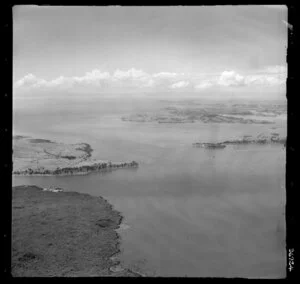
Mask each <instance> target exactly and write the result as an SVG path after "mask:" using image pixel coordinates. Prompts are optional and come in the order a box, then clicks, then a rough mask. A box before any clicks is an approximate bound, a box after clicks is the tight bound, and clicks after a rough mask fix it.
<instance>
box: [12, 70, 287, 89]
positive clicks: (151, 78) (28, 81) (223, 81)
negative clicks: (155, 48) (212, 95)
mask: <svg viewBox="0 0 300 284" xmlns="http://www.w3.org/2000/svg"><path fill="white" fill-rule="evenodd" d="M286 76H287V68H286V66H281V65H274V66H266V67H265V68H262V69H260V70H255V71H254V72H252V73H251V74H247V75H244V74H239V73H237V72H236V71H234V70H230V71H228V70H225V71H223V72H221V73H220V74H219V75H214V76H213V77H212V76H211V74H201V76H200V77H199V75H197V74H187V73H186V74H184V73H175V72H173V73H172V72H159V73H154V74H149V73H146V72H145V71H143V70H138V69H135V68H131V69H129V70H120V69H117V70H115V71H114V72H113V73H111V74H110V73H109V72H107V71H103V70H98V69H94V70H92V71H90V72H86V73H85V74H84V75H83V76H76V77H65V76H60V77H58V78H54V79H52V80H48V81H47V80H45V79H42V78H39V77H37V76H35V75H34V74H31V73H30V74H28V75H26V76H24V77H23V78H21V79H20V80H18V81H17V82H16V83H15V84H14V87H15V88H21V89H23V88H24V89H30V88H34V89H36V88H63V89H69V88H77V87H79V86H82V87H84V88H86V87H91V88H95V90H100V89H103V90H104V89H106V90H109V89H110V88H112V89H118V88H132V89H139V88H146V89H151V88H152V89H153V90H155V88H156V89H157V90H164V89H168V88H171V89H180V88H185V87H187V86H190V85H192V86H193V87H194V88H195V90H197V89H198V90H199V89H205V88H209V87H213V86H221V87H222V88H226V87H232V86H252V85H256V86H257V85H261V86H275V85H282V84H284V83H285V81H286Z"/></svg>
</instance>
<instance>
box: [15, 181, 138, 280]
mask: <svg viewBox="0 0 300 284" xmlns="http://www.w3.org/2000/svg"><path fill="white" fill-rule="evenodd" d="M12 196H13V199H12V275H13V276H14V277H27V276H29V277H32V276H33V277H51V276H58V277H59V276H66V277H73V276H83V277H84V276H139V274H137V273H135V272H133V271H130V270H128V269H123V268H122V267H121V266H120V263H119V261H118V260H117V258H116V257H114V256H115V255H116V254H118V253H119V235H118V234H117V232H116V231H115V229H117V228H118V227H119V225H120V223H121V221H122V216H121V215H120V213H119V212H117V211H115V210H114V209H113V208H112V206H111V205H110V204H109V203H108V202H107V201H106V200H105V199H103V198H102V197H93V196H90V195H88V194H81V193H77V192H59V193H55V192H50V191H43V190H42V189H41V188H39V187H36V186H18V187H14V188H13V191H12Z"/></svg>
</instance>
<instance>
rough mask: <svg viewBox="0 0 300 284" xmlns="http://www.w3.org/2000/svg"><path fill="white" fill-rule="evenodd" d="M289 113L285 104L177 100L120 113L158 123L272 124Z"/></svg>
mask: <svg viewBox="0 0 300 284" xmlns="http://www.w3.org/2000/svg"><path fill="white" fill-rule="evenodd" d="M282 115H283V116H284V115H286V106H284V105H263V106H261V105H255V104H254V105H253V104H244V105H227V104H214V105H210V104H193V103H192V102H190V103H187V104H184V103H181V104H179V105H178V104H176V103H175V104H174V103H173V105H171V106H168V107H165V108H162V109H160V110H158V111H157V112H144V113H133V114H130V115H127V116H123V117H121V119H122V120H123V121H130V122H156V123H195V122H203V123H241V124H273V123H274V118H276V117H279V116H282Z"/></svg>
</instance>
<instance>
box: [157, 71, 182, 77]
mask: <svg viewBox="0 0 300 284" xmlns="http://www.w3.org/2000/svg"><path fill="white" fill-rule="evenodd" d="M182 75H184V73H172V72H159V73H155V74H153V75H152V76H153V77H154V78H176V77H178V76H182Z"/></svg>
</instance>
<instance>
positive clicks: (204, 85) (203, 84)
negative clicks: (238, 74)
mask: <svg viewBox="0 0 300 284" xmlns="http://www.w3.org/2000/svg"><path fill="white" fill-rule="evenodd" d="M213 85H214V84H213V82H211V81H203V82H201V83H200V84H198V85H195V89H206V88H209V87H212V86H213Z"/></svg>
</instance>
